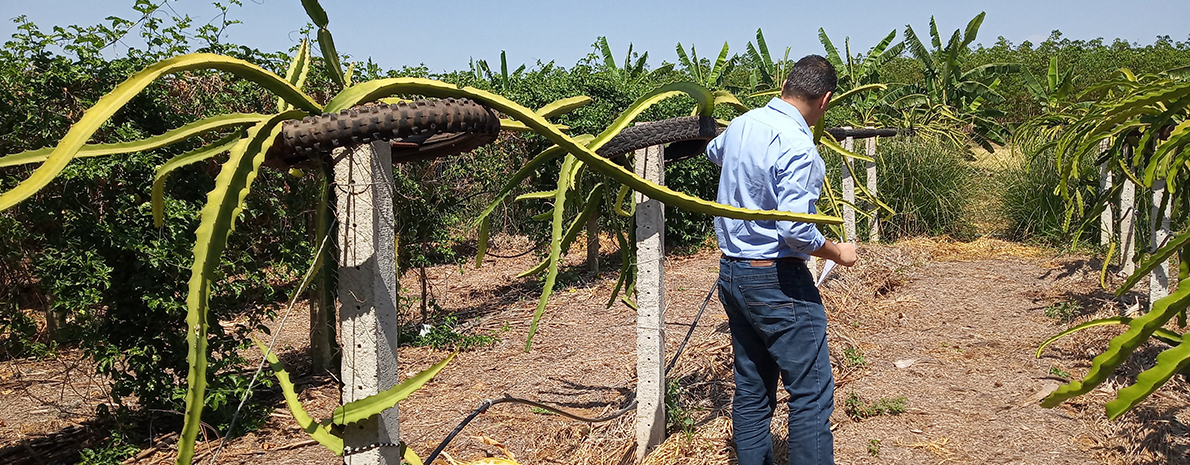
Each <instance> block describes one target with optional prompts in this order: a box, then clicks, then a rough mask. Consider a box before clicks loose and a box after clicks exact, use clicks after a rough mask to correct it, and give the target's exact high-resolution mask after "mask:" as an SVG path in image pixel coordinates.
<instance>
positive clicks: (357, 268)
mask: <svg viewBox="0 0 1190 465" xmlns="http://www.w3.org/2000/svg"><path fill="white" fill-rule="evenodd" d="M332 156H333V158H334V166H335V168H334V171H335V184H334V189H335V197H336V203H335V213H336V216H337V217H338V218H339V230H338V237H337V239H338V245H339V270H338V271H339V304H340V309H339V324H340V331H341V335H342V336H341V337H342V343H343V367H342V370H341V375H342V378H341V379H342V381H343V402H344V403H347V402H351V401H354V400H358V399H362V398H364V397H367V396H369V395H372V394H376V393H378V392H380V391H383V390H385V389H388V388H390V387H392V386H394V385H396V384H397V383H398V382H399V380H398V379H397V378H398V372H397V307H396V291H397V288H396V263H395V261H394V258H395V257H396V254H395V250H394V247H395V243H394V218H393V205H392V198H393V178H392V169H393V165H392V155H391V147H390V146H389V144H388V142H386V141H379V142H374V143H371V144H363V145H357V146H353V147H350V148H346V149H336V150H335V151H334V153H333V155H332ZM343 436H344V445H346V446H348V447H363V446H368V445H372V444H376V443H389V442H392V443H395V442H398V441H399V436H400V435H399V432H398V429H397V409H396V408H395V407H394V408H391V409H388V410H386V411H384V413H382V414H380V415H379V416H377V417H374V418H371V419H368V420H364V421H361V422H359V423H356V424H352V425H349V426H347V427H346V428H345V429H344V434H343ZM344 463H346V464H348V465H398V464H400V463H401V462H400V455H399V454H398V449H397V448H396V447H380V448H376V449H372V450H369V451H365V452H361V453H359V454H354V455H349V456H347V457H345V458H344Z"/></svg>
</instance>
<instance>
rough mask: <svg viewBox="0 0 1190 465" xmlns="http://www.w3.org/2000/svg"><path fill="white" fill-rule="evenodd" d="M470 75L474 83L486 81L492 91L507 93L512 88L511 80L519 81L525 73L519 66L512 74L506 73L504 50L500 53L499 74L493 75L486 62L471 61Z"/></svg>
mask: <svg viewBox="0 0 1190 465" xmlns="http://www.w3.org/2000/svg"><path fill="white" fill-rule="evenodd" d="M470 66H471V75H472V78H473V79H475V80H476V81H487V82H488V83H490V84H491V85H492V88H494V89H500V90H504V91H507V90H508V89H509V88H511V87H512V80H513V79H519V78H520V77H521V74H523V73H524V72H525V65H521V66H520V67H518V68H517V69H516V70H515V71H513V72H512V73H509V72H508V57H506V56H505V54H504V50H501V51H500V74H495V73H493V72H492V69H491V68H490V67H488V62H487V61H485V60H474V59H473V60H471V62H470Z"/></svg>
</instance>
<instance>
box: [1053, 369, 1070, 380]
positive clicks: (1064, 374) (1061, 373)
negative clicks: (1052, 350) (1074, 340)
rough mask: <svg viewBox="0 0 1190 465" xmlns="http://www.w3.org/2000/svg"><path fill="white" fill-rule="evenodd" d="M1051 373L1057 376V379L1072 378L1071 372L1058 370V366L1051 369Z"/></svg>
mask: <svg viewBox="0 0 1190 465" xmlns="http://www.w3.org/2000/svg"><path fill="white" fill-rule="evenodd" d="M1049 373H1050V374H1051V375H1053V376H1057V377H1059V378H1070V372H1069V371H1065V370H1062V369H1061V368H1058V367H1056V366H1053V367H1050V371H1049Z"/></svg>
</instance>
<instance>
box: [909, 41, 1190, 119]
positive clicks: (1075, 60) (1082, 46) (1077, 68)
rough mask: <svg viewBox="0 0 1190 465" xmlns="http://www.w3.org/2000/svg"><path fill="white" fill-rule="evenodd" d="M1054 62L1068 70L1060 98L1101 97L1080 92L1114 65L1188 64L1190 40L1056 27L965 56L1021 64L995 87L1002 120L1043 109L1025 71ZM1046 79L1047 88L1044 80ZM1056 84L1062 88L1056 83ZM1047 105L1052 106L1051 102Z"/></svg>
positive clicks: (1147, 70) (1142, 69)
mask: <svg viewBox="0 0 1190 465" xmlns="http://www.w3.org/2000/svg"><path fill="white" fill-rule="evenodd" d="M1055 62H1056V64H1057V65H1058V66H1057V70H1059V71H1060V70H1062V69H1065V70H1066V71H1065V72H1064V73H1062V74H1063V75H1071V78H1070V89H1071V90H1070V92H1069V93H1068V94H1067V96H1068V98H1067V100H1066V101H1065V102H1058V103H1064V104H1069V103H1075V102H1087V101H1092V100H1094V99H1095V98H1098V97H1100V96H1102V95H1103V92H1102V91H1098V92H1092V93H1090V94H1089V95H1083V93H1084V91H1087V90H1088V89H1089V88H1091V87H1093V86H1095V85H1096V84H1099V83H1102V82H1107V81H1110V80H1114V79H1116V76H1115V75H1116V70H1118V69H1120V68H1127V69H1131V70H1132V71H1133V72H1135V73H1138V74H1155V73H1159V72H1162V71H1165V70H1168V69H1173V68H1178V67H1181V66H1186V65H1190V41H1174V40H1172V39H1171V38H1170V37H1168V36H1158V37H1157V38H1156V40H1155V41H1154V42H1153V43H1151V44H1147V45H1141V44H1137V43H1133V42H1129V41H1127V40H1124V39H1115V40H1104V39H1103V38H1098V39H1092V40H1073V39H1070V38H1066V37H1064V36H1063V34H1062V32H1061V31H1056V30H1055V31H1053V32H1052V33H1051V34H1050V36H1049V37H1048V38H1046V39H1045V40H1043V41H1041V42H1038V43H1033V42H1031V41H1024V42H1021V43H1020V44H1013V43H1012V42H1009V41H1008V40H1006V39H1005V38H1003V37H1001V38H999V39H998V40H996V41H995V43H993V44H991V45H990V46H986V47H985V46H982V45H981V46H978V47H976V48H974V49H973V50H971V55H970V58H969V63H970V64H971V66H980V65H984V64H988V63H1020V65H1021V68H1022V73H1021V74H1009V75H1005V76H1002V77H1001V85H1000V86H999V87H998V88H997V91H998V92H999V93H1000V94H1001V95H1003V96H1004V98H1005V100H1004V102H1002V103H1000V104H998V105H996V106H997V107H998V108H1001V109H1003V110H1004V111H1005V113H1006V115H1005V119H1006V120H1007V121H1008V122H1009V123H1012V124H1016V123H1020V122H1023V121H1026V120H1028V119H1030V118H1033V117H1036V116H1040V115H1042V114H1045V111H1046V108H1047V105H1046V104H1045V103H1043V101H1041V100H1038V99H1037V98H1036V96H1035V95H1034V93H1033V92H1032V91H1031V90H1030V86H1029V84H1028V77H1027V75H1026V74H1024V71H1027V72H1028V73H1029V74H1030V75H1033V76H1036V77H1037V78H1038V80H1039V81H1040V80H1041V79H1040V78H1041V77H1043V76H1044V77H1045V78H1046V81H1048V80H1049V74H1050V73H1049V70H1050V66H1051V64H1053V63H1055ZM898 75H901V74H900V73H898ZM1064 80H1065V78H1063V79H1061V80H1060V82H1061V81H1064ZM899 82H910V81H899ZM1044 84H1045V85H1044V86H1045V87H1050V86H1049V85H1048V82H1045V83H1044ZM1057 87H1058V88H1061V86H1060V85H1059V86H1057ZM1050 96H1054V93H1053V92H1050ZM1048 107H1049V108H1053V106H1052V105H1048Z"/></svg>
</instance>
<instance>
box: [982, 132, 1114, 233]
mask: <svg viewBox="0 0 1190 465" xmlns="http://www.w3.org/2000/svg"><path fill="white" fill-rule="evenodd" d="M1088 159H1089V158H1088ZM1079 171H1080V173H1079V176H1078V179H1082V180H1084V181H1083V184H1082V185H1079V186H1078V187H1077V188H1078V189H1079V190H1080V191H1083V199H1084V203H1085V204H1086V205H1085V208H1084V211H1089V209H1090V208H1091V205H1090V204H1091V202H1092V201H1093V200H1094V198H1095V195H1096V194H1097V192H1096V191H1097V190H1098V186H1097V185H1096V184H1095V182H1094V180H1096V179H1097V177H1098V171H1097V170H1096V169H1095V167H1094V166H1092V165H1091V164H1090V163H1087V162H1084V163H1082V164H1081V166H1080V167H1079ZM999 176H1000V178H1001V179H1000V182H999V183H997V184H998V185H1000V186H1002V187H1001V191H1000V211H1001V213H1002V214H1003V217H1004V219H1005V221H1006V225H1005V230H1004V232H1005V235H1006V236H1007V238H1008V239H1011V240H1015V241H1025V242H1034V243H1040V244H1045V245H1052V246H1061V245H1066V244H1069V243H1070V241H1071V240H1072V239H1074V238H1073V237H1072V236H1071V234H1074V232H1073V231H1074V230H1075V229H1076V228H1075V226H1077V224H1073V223H1072V224H1071V225H1070V227H1066V226H1065V224H1066V204H1065V201H1064V200H1063V199H1062V196H1061V195H1060V194H1058V193H1056V192H1054V186H1056V185H1058V183H1059V181H1060V180H1061V177H1062V175H1061V173H1060V172H1059V171H1058V166H1057V160H1056V158H1055V155H1054V151H1053V149H1052V148H1043V149H1040V150H1034V151H1030V152H1029V153H1027V154H1026V155H1025V157H1024V159H1023V160H1020V161H1017V162H1010V163H1008V164H1007V166H1005V167H1004V169H1003V170H1001V171H1000V172H999ZM1071 221H1072V222H1077V221H1080V219H1079V218H1073V219H1072V220H1071ZM1095 229H1096V228H1086V229H1084V230H1083V232H1082V235H1083V236H1084V237H1082V238H1081V239H1093V237H1092V236H1093V235H1094V234H1095Z"/></svg>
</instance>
